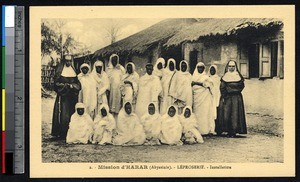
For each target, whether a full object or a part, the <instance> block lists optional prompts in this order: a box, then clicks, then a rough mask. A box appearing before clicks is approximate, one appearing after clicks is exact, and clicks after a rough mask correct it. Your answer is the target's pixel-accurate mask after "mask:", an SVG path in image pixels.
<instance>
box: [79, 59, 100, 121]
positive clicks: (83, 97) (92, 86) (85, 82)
mask: <svg viewBox="0 0 300 182" xmlns="http://www.w3.org/2000/svg"><path fill="white" fill-rule="evenodd" d="M80 71H81V73H80V74H79V75H78V80H79V81H80V83H81V91H80V92H79V96H78V102H82V103H84V105H85V108H86V113H88V114H89V115H90V116H91V118H92V119H94V117H95V110H96V106H97V90H96V80H95V79H94V77H93V75H92V74H91V67H90V65H88V64H87V63H83V64H82V65H81V66H80Z"/></svg>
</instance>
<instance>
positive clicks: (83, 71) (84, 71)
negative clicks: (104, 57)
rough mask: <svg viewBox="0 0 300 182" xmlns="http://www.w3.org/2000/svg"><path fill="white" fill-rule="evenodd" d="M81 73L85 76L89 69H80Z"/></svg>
mask: <svg viewBox="0 0 300 182" xmlns="http://www.w3.org/2000/svg"><path fill="white" fill-rule="evenodd" d="M81 71H82V73H83V74H87V73H88V71H89V68H88V67H86V66H85V67H82V68H81Z"/></svg>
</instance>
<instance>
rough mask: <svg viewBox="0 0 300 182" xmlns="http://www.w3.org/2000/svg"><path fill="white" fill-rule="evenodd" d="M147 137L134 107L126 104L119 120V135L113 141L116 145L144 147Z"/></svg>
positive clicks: (128, 103)
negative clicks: (133, 109) (133, 110)
mask: <svg viewBox="0 0 300 182" xmlns="http://www.w3.org/2000/svg"><path fill="white" fill-rule="evenodd" d="M145 139H146V135H145V132H144V129H143V126H142V124H141V123H140V120H139V118H138V116H137V115H136V114H135V113H133V112H132V105H131V103H130V102H126V103H125V105H124V107H123V108H122V109H121V111H120V113H119V115H118V120H117V135H116V136H115V137H114V139H113V144H114V145H123V146H130V145H143V144H144V142H145Z"/></svg>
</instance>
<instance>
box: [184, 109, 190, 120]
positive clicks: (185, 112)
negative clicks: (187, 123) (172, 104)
mask: <svg viewBox="0 0 300 182" xmlns="http://www.w3.org/2000/svg"><path fill="white" fill-rule="evenodd" d="M190 116H191V110H190V109H189V108H187V109H186V110H185V111H184V117H185V118H189V117H190Z"/></svg>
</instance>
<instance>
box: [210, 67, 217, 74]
mask: <svg viewBox="0 0 300 182" xmlns="http://www.w3.org/2000/svg"><path fill="white" fill-rule="evenodd" d="M209 72H210V74H211V75H215V74H216V69H215V67H211V68H210V70H209Z"/></svg>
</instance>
